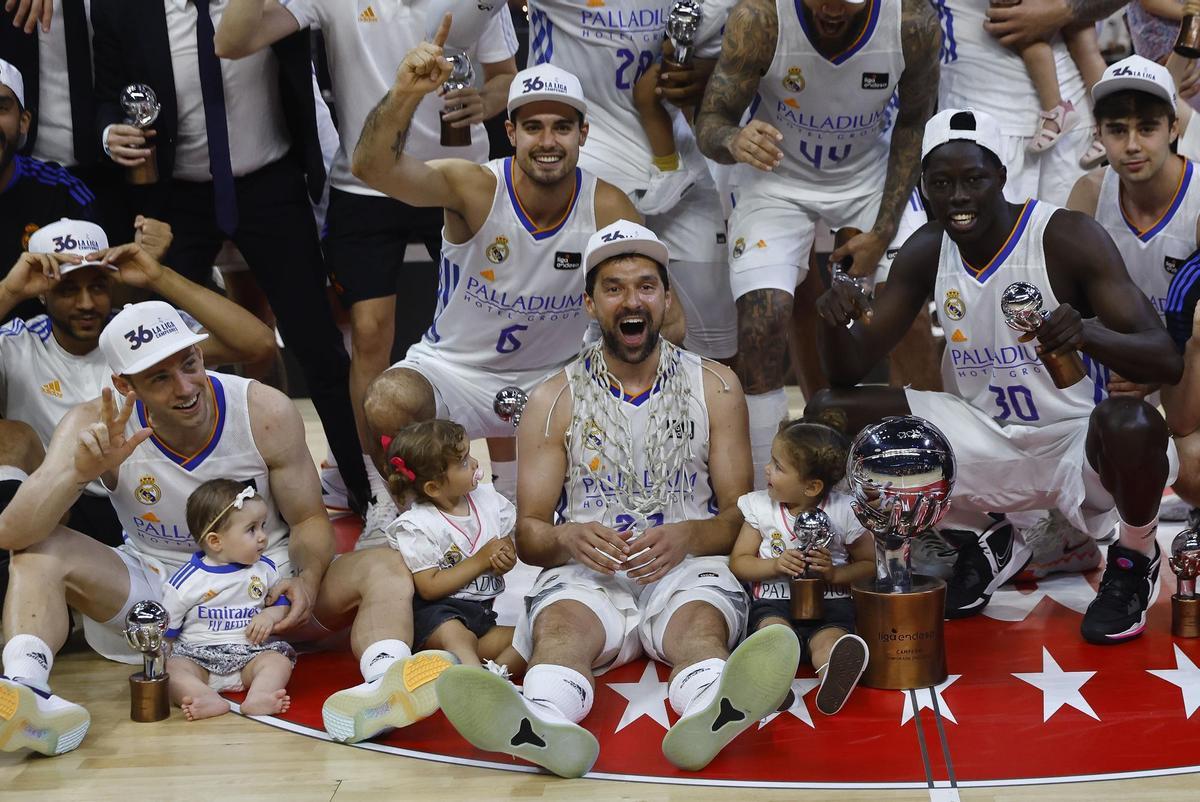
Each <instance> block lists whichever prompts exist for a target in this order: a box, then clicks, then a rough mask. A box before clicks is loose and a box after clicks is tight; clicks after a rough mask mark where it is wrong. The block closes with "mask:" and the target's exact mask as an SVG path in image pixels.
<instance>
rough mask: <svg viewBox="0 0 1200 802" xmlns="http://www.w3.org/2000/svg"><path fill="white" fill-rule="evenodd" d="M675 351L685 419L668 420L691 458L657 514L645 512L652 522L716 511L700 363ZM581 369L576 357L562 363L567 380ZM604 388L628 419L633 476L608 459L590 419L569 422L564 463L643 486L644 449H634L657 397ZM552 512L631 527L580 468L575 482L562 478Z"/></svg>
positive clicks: (613, 482) (610, 480) (611, 481)
mask: <svg viewBox="0 0 1200 802" xmlns="http://www.w3.org/2000/svg"><path fill="white" fill-rule="evenodd" d="M678 355H679V360H680V364H679V369H681V370H683V371H684V376H685V378H686V379H687V383H688V388H689V390H690V393H689V394H690V399H689V401H688V419H687V420H683V421H670V422H669V425H670V426H671V428H672V430H673V431H674V436H675V437H688V438H690V439H691V441H692V458H691V459H690V460H688V461H687V462H685V463H684V465H683V466H682V467H681V468H680V469H679V471H678V472H676V473H675V475H674V476H672V477H670V479H669V480H668V481H669V482H670V485H671V489H670V491H669V493H668V494H667V504H666V507H665V508H664V509H663V511H662V513H661V514H656V515H653V516H651V519H652V523H653V524H654V525H661V524H664V523H677V522H679V521H688V520H697V519H702V518H711V517H713V516H714V515H716V514H717V500H716V496H715V495H714V494H713V488H712V482H711V480H710V479H709V475H708V406H707V404H706V403H705V401H704V380H703V374H702V370H703V368H701V366H700V357H699V356H697V355H696V354H693V353H690V352H688V351H682V350H681V351H678ZM583 371H584V366H583V362H582V361H581V360H576V361H574V362H572V363H571V364H569V365H567V378H568V382H573V381H574V380H575V377H576V376H577V375H578V374H580V373H581V372H583ZM608 389H609V391H610V392H611V393H612V395H613V402H612V403H613V404H614V405H616V406H617V407H618V412H617V414H619V415H623V416H624V417H625V419H626V420H627V421H628V424H627V425H628V429H629V433H630V435H631V436H630V442H631V443H632V445H633V468H634V475H633V476H629V475H627V474H626V473H625V472H624V470H622V469H621V468H620V467H618V466H616V465H613V464H611V463H610V462H609V460H608V459H607V457H606V455H605V449H604V448H603V441H604V438H605V436H606V433H605V431H604V429H603V427H602V425H601V423H600V422H599V421H597V420H596V419H594V418H592V419H590V420H587V421H584V422H583V423H582V424H580V425H577V426H575V427H574V429H573V430H572V431H570V432H569V433H568V437H567V464H568V465H591V466H593V470H594V471H595V473H596V474H597V475H598V476H602V477H604V481H605V483H606V484H607V485H608V486H618V487H620V486H625V487H638V488H644V487H646V486H647V484H648V482H649V476H650V474H649V471H648V465H647V454H646V450H645V449H644V448H639V445H640V444H644V443H645V442H646V439H647V434H648V432H647V431H646V423H647V419H648V418H649V416H650V410H651V405H652V404H655V403H657V402H658V401H660V400H661V399H660V397H659V394H658V391H657V389H656V388H651V389H650V390H647V391H646V392H644V393H640V394H639V395H637V396H628V395H623V394H621V392H620V391H619V390H618V389H616V388H608ZM575 403H578V401H576V402H575ZM557 512H558V514H559V516H560V517H561V518H562V519H563V520H565V521H598V522H600V523H602V524H604V525H605V526H607V527H609V528H611V529H615V530H617V531H618V532H623V531H625V530H626V529H631V528H633V526H634V525H635V523H636V522H635V520H634V519H633V517H632V516H630V515H628V514H627V513H626V512H625V511H624V510H623V509H622V508H621V506H620V504H619V502H618V501H617V500H616V498H614V497H613V495H612V494H611V493H606V492H605V491H604V490H603V489H602V488H601V487H600V485H599V483H598V482H597V481H596V480H595V479H594V478H592V477H591V476H589V475H588V473H587V472H586V471H585V472H584V474H583V476H582V477H581V478H580V479H579V481H578V482H572V481H571V480H570V478H569V477H568V478H567V479H566V481H565V482H564V484H563V492H562V496H561V497H560V498H559V503H558V509H557Z"/></svg>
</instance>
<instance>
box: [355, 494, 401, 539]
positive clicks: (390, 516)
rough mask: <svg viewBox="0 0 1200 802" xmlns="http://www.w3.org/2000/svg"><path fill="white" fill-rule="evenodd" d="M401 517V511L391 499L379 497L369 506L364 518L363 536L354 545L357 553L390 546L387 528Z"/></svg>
mask: <svg viewBox="0 0 1200 802" xmlns="http://www.w3.org/2000/svg"><path fill="white" fill-rule="evenodd" d="M399 517H400V511H399V510H397V509H396V505H395V504H393V503H392V500H391V498H388V497H386V496H385V497H384V498H383V499H382V500H380V499H379V497H378V496H376V497H375V499H374V500H372V501H371V503H370V504H368V505H367V514H366V516H365V517H364V518H363V528H362V534H360V535H359V536H358V542H357V543H355V544H354V550H355V551H361V550H363V549H373V548H377V547H379V546H386V545H388V537H387V528H388V525H389V524H391V522H392V521H394V520H396V519H397V518H399Z"/></svg>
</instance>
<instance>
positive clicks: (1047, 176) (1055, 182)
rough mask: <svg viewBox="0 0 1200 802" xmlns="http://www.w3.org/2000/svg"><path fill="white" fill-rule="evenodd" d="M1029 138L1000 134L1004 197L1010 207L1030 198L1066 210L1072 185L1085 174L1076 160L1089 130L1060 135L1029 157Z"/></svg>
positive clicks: (1089, 138) (1085, 146)
mask: <svg viewBox="0 0 1200 802" xmlns="http://www.w3.org/2000/svg"><path fill="white" fill-rule="evenodd" d="M1031 139H1032V137H1028V136H1014V135H1012V134H1001V135H1000V144H1001V148H1002V149H1003V152H1002V154H1001V155H1002V156H1003V158H1004V166H1005V168H1006V169H1007V170H1008V179H1007V180H1006V181H1005V182H1004V197H1006V198H1008V200H1010V201H1011V202H1013V203H1024V202H1025V201H1027V200H1028V199H1030V198H1037V199H1038V200H1041V201H1045V202H1046V203H1052V204H1054V205H1055V206H1066V205H1067V198H1068V197H1070V195H1071V190H1072V189H1074V187H1075V182H1076V181H1078V180H1079V179H1080V178H1082V177H1083V174H1084V173H1085V172H1086V171H1085V170H1084V169H1083V168H1082V167H1080V166H1079V157H1080V156H1082V155H1083V154H1084V153H1085V152H1086V151H1087V149H1088V147H1089V146H1091V144H1092V127H1091V126H1090V125H1084V126H1080V127H1079V128H1076V129H1075V130H1073V131H1068V132H1067V133H1065V134H1063V136H1062V138H1061V139H1059V140H1058V142H1057V143H1056V144H1055V145H1054V147H1052V148H1050V149H1049V150H1044V151H1042V152H1041V153H1030V152H1028V151H1027V150H1026V149H1025V148H1026V147H1027V146H1028V145H1029V142H1030V140H1031Z"/></svg>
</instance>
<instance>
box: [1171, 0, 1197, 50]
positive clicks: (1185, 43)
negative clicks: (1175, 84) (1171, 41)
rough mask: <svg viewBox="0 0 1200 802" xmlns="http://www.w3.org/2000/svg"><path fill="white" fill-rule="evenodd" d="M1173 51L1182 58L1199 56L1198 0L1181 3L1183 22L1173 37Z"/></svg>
mask: <svg viewBox="0 0 1200 802" xmlns="http://www.w3.org/2000/svg"><path fill="white" fill-rule="evenodd" d="M1175 52H1176V53H1178V54H1179V55H1181V56H1183V57H1184V58H1200V0H1187V2H1185V3H1184V4H1183V22H1182V23H1181V24H1180V26H1179V36H1178V37H1176V39H1175Z"/></svg>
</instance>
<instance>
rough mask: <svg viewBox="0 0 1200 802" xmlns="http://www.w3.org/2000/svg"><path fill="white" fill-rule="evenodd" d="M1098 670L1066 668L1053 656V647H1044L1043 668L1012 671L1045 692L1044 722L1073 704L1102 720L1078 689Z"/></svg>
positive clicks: (1017, 676)
mask: <svg viewBox="0 0 1200 802" xmlns="http://www.w3.org/2000/svg"><path fill="white" fill-rule="evenodd" d="M1095 673H1096V672H1095V671H1063V670H1062V669H1061V668H1059V665H1058V663H1056V662H1055V661H1054V658H1053V657H1051V656H1050V650H1049V649H1047V648H1046V647H1045V646H1043V647H1042V670H1041V671H1040V672H1029V673H1025V674H1017V673H1015V672H1014V673H1013V676H1014V677H1016V678H1017V679H1019V680H1021V681H1022V682H1028V683H1029V684H1030V685H1033V686H1034V687H1036V688H1038V689H1039V690H1040V691H1041V692H1042V722H1043V723H1045V722H1047V721H1049V720H1050V717H1051V716H1053V715H1054V714H1055V713H1056V712H1058V709H1059V708H1060V707H1062V706H1063V705H1070V706H1071V707H1073V708H1075V709H1076V710H1078V711H1079V712H1081V713H1084V714H1086V715H1089V716H1091V717H1092V718H1094V719H1096V721H1099V720H1100V717H1099V716H1097V715H1096V711H1095V710H1092V706H1091V705H1090V704H1088V701H1087V699H1084V698H1083V694H1082V693H1080V691H1079V689H1080V688H1082V687H1083V686H1084V685H1085V684H1086V683H1087V681H1088V680H1090V679H1091V678H1092V677H1093V676H1094V675H1095Z"/></svg>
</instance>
